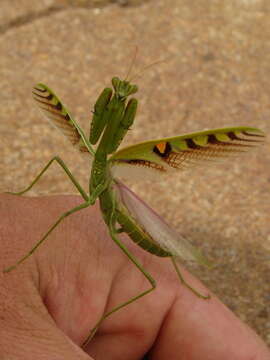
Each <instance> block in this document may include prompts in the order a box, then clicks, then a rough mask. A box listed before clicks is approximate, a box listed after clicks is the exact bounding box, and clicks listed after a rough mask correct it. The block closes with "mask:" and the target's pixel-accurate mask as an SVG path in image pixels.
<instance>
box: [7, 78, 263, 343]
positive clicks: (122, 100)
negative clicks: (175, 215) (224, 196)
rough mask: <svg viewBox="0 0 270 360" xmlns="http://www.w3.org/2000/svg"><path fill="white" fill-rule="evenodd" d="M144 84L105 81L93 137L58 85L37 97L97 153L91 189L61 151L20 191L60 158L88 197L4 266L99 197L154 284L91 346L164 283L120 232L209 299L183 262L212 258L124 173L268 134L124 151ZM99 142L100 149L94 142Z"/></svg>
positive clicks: (157, 143)
mask: <svg viewBox="0 0 270 360" xmlns="http://www.w3.org/2000/svg"><path fill="white" fill-rule="evenodd" d="M137 91H138V87H137V86H136V85H134V84H131V83H130V81H128V80H120V79H119V78H118V77H114V78H113V79H112V88H105V89H104V90H103V91H102V93H101V95H100V96H99V98H98V100H97V102H96V103H95V106H94V111H93V118H92V122H91V128H90V136H89V138H87V136H86V135H85V133H84V132H83V130H82V129H81V128H80V126H79V125H78V124H77V122H76V121H75V120H74V119H73V118H72V116H71V115H70V113H69V111H68V110H67V108H66V107H65V106H64V105H63V103H62V102H61V101H60V100H59V98H58V97H57V96H56V95H55V94H54V92H53V91H52V90H50V88H48V87H47V86H46V85H44V84H41V83H39V84H37V85H36V86H35V87H34V88H33V98H34V100H35V102H36V104H37V105H38V107H39V108H40V109H41V111H42V112H43V114H44V115H45V116H46V117H47V118H48V119H49V120H50V122H51V123H52V124H53V125H54V126H55V127H56V128H58V129H59V130H60V131H61V132H62V133H63V134H64V135H65V136H66V137H67V138H68V139H69V140H70V142H71V144H72V145H73V146H74V147H76V148H77V150H78V151H79V152H80V153H81V154H82V153H87V154H88V155H89V156H90V157H92V158H93V163H92V169H91V175H90V180H89V191H88V192H86V191H85V190H84V189H83V188H82V186H81V185H80V184H79V182H78V181H77V180H76V178H75V177H74V176H73V175H72V173H71V172H70V170H69V169H68V167H67V166H66V164H65V163H64V161H63V160H62V159H61V158H60V157H58V156H55V157H53V158H52V159H51V160H50V161H49V162H48V164H47V165H46V166H45V167H44V168H43V170H42V171H41V172H40V173H39V174H38V176H37V177H36V178H35V179H34V181H33V182H32V183H31V184H30V185H29V186H28V187H27V188H26V189H24V190H23V191H20V192H17V193H13V194H17V195H22V194H24V193H26V192H27V191H28V190H30V189H31V188H32V186H33V185H34V184H35V183H36V182H37V181H38V180H39V179H40V178H41V177H42V175H43V174H44V173H45V172H46V171H47V170H48V168H49V167H50V165H51V164H52V163H54V162H56V163H57V164H58V165H60V167H61V168H62V169H63V170H64V172H65V173H66V174H67V176H68V177H69V179H70V180H71V182H72V183H73V185H74V186H75V188H76V189H77V190H78V192H79V193H80V195H81V196H82V198H83V200H84V201H83V202H82V203H81V204H80V205H79V206H76V207H74V208H72V209H70V210H69V211H67V212H65V213H64V214H62V215H61V216H60V217H59V218H58V219H57V220H56V222H55V223H54V224H53V225H52V226H51V227H50V228H49V229H48V231H47V232H46V234H44V236H43V237H42V238H41V239H40V240H39V241H38V242H37V243H36V244H35V246H34V247H33V248H32V249H31V250H30V251H29V252H28V253H27V254H26V255H25V256H23V257H22V258H21V259H19V260H18V261H17V263H16V264H14V265H12V266H10V267H8V268H6V269H4V272H6V273H7V272H10V271H11V270H13V269H15V268H16V267H17V266H18V265H19V264H21V263H22V262H24V261H25V260H26V259H27V258H29V257H30V256H31V255H32V254H33V252H34V251H35V250H36V249H37V248H38V247H39V246H40V245H41V244H42V243H43V242H44V241H45V240H46V239H47V238H48V236H49V235H50V233H51V232H52V231H53V230H54V229H55V228H56V227H57V226H58V224H59V223H60V222H62V221H63V220H64V219H65V218H66V217H67V216H69V215H71V214H74V213H76V212H77V211H80V210H82V209H84V208H86V207H88V206H90V205H93V204H94V203H95V201H96V200H97V199H99V202H100V209H101V212H102V215H103V219H104V221H105V223H106V224H107V227H108V231H109V234H110V236H111V238H112V240H113V241H114V242H115V243H116V244H117V245H118V246H119V248H120V249H121V250H122V251H123V252H124V253H125V254H126V256H127V257H128V258H129V259H130V260H131V261H132V262H133V264H134V265H135V266H136V267H137V268H138V270H139V271H140V272H141V273H142V274H143V275H144V276H145V277H146V279H147V280H148V281H149V283H150V287H149V288H148V289H147V290H145V291H143V292H141V293H140V294H138V295H136V296H134V297H132V298H131V299H129V300H127V301H125V302H124V303H122V304H120V305H118V306H116V307H114V308H113V309H112V310H110V311H109V312H107V313H105V314H104V315H103V316H102V317H101V319H100V320H99V321H98V323H97V324H96V325H95V327H94V328H93V329H92V330H91V332H90V334H89V336H88V338H87V339H86V340H85V343H84V345H86V344H87V343H88V342H89V341H90V340H91V339H92V337H93V336H94V334H95V332H96V331H97V329H98V327H99V325H100V324H101V322H102V321H103V320H104V319H106V318H107V317H108V316H109V315H111V314H112V313H114V312H116V311H118V310H119V309H121V308H123V307H125V306H127V305H128V304H130V303H132V302H134V301H136V300H138V299H139V298H142V297H143V296H145V295H147V294H149V293H150V292H151V291H153V290H154V289H155V287H156V282H155V280H154V278H153V277H152V276H151V275H150V274H149V273H148V272H147V271H146V270H145V269H144V268H143V266H142V265H141V264H140V262H139V260H138V259H137V258H136V257H135V256H134V255H133V254H132V253H131V252H130V251H129V250H128V248H127V247H126V246H125V245H124V244H123V242H122V241H121V239H120V237H119V234H120V233H126V234H127V235H128V236H129V237H130V238H131V239H132V240H133V241H134V242H135V243H137V244H138V245H139V246H140V247H142V248H143V249H144V250H146V251H148V252H149V253H151V254H154V255H157V256H159V257H168V258H170V259H171V261H172V264H173V266H174V268H175V270H176V273H177V275H178V277H179V279H180V280H181V282H182V283H183V284H184V285H185V286H187V287H188V288H189V289H190V290H191V291H193V292H194V293H195V294H196V295H197V296H199V297H201V298H203V299H208V298H209V296H208V295H203V294H200V293H199V292H198V291H197V290H196V289H194V288H192V287H191V286H190V285H189V284H187V283H186V282H185V280H184V278H183V277H182V275H181V273H180V270H179V268H178V264H177V263H178V261H179V259H181V258H182V259H187V260H195V261H197V262H199V263H201V264H205V265H209V263H208V261H207V260H206V259H205V258H204V256H203V255H202V254H201V253H200V252H199V251H198V250H197V249H195V248H194V247H193V246H192V245H191V244H190V243H189V242H188V241H187V240H186V239H185V238H183V237H182V236H181V235H179V234H177V233H176V232H175V231H174V230H173V229H172V228H170V227H169V226H168V225H167V224H166V223H165V222H164V221H163V220H162V219H161V218H160V217H159V216H158V215H157V214H156V213H155V212H154V211H153V210H152V209H151V208H149V207H148V206H147V205H146V204H145V203H144V202H143V201H142V200H141V199H140V198H139V197H137V196H136V195H135V194H134V193H133V192H132V191H131V190H130V189H129V188H128V187H126V186H125V185H124V184H123V183H122V182H121V181H120V180H119V177H121V176H122V175H127V174H128V175H129V176H132V177H133V176H134V175H136V172H139V173H140V174H142V175H143V174H145V173H149V174H154V175H155V176H159V175H161V174H166V173H173V172H174V171H177V170H181V171H182V170H185V169H188V168H190V167H192V166H196V165H199V164H205V163H215V162H216V161H218V160H223V159H225V158H233V157H234V156H235V155H237V154H241V153H243V152H246V151H247V150H250V149H253V148H254V147H255V146H256V145H259V144H261V143H262V142H263V139H264V136H265V135H264V133H263V132H262V131H261V130H259V129H257V128H252V127H230V128H221V129H214V130H208V131H202V132H196V133H191V134H187V135H181V136H175V137H171V138H163V139H158V140H151V141H146V142H142V143H139V144H136V145H132V146H128V147H125V148H122V149H120V150H119V151H116V150H117V149H118V147H119V145H120V143H121V141H122V139H123V138H124V136H125V135H126V133H127V131H128V130H129V129H130V127H131V126H132V124H133V122H134V119H135V115H136V110H137V105H138V101H137V100H136V99H135V98H130V99H129V100H128V98H129V97H130V96H131V95H133V94H135V93H136V92H137ZM96 144H97V146H96V149H95V150H94V148H93V145H96Z"/></svg>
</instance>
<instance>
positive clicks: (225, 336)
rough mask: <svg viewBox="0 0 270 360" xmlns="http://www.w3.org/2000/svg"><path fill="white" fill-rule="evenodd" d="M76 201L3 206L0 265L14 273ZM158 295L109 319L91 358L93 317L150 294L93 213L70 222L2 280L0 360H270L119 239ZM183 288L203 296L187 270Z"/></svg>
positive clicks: (217, 306) (220, 312)
mask: <svg viewBox="0 0 270 360" xmlns="http://www.w3.org/2000/svg"><path fill="white" fill-rule="evenodd" d="M81 202H82V201H81V199H80V198H79V197H77V196H50V197H39V198H27V197H18V196H14V195H8V194H4V195H1V196H0V216H1V224H0V244H1V252H0V265H1V269H3V268H4V267H7V266H10V265H12V264H14V262H15V261H16V260H18V258H20V257H21V256H22V255H25V253H26V252H28V251H29V249H30V248H31V247H32V246H33V244H35V243H36V242H37V241H38V240H39V239H40V238H41V236H42V235H43V234H44V233H45V232H46V230H47V229H48V228H49V226H50V225H51V224H53V223H54V221H55V220H56V219H57V217H58V216H59V215H60V214H62V213H63V212H64V211H66V210H69V209H70V208H72V207H74V206H76V205H78V204H79V203H81ZM121 236H122V238H123V239H124V242H125V243H126V244H127V246H128V248H129V249H130V250H131V251H132V252H133V254H135V255H136V256H137V257H138V258H139V259H140V262H141V263H142V264H143V265H144V267H145V268H146V269H147V270H148V271H149V272H150V274H152V276H153V277H154V278H155V279H156V281H157V288H156V290H155V291H153V292H152V293H150V294H148V295H146V296H145V297H143V298H142V299H140V300H138V301H136V302H135V303H134V304H131V305H129V306H127V307H126V308H124V309H121V310H120V311H119V312H116V313H114V314H113V315H112V316H111V317H108V318H107V319H106V320H105V321H104V322H103V323H102V325H101V326H100V328H99V330H98V332H97V333H96V335H95V337H94V339H93V340H92V341H91V342H90V343H89V345H88V347H87V349H86V350H85V351H84V350H82V349H81V345H82V343H83V341H84V340H85V338H86V337H87V335H88V333H89V330H90V329H91V328H92V327H93V326H94V325H95V323H96V322H97V321H98V319H99V317H100V316H101V315H102V314H103V313H104V311H105V310H106V311H108V309H111V308H112V307H113V306H115V305H118V304H120V303H121V302H123V301H125V300H127V299H129V298H130V297H132V296H134V295H137V294H138V293H139V292H142V291H143V290H145V289H147V288H148V287H149V284H148V282H147V281H146V280H145V279H144V277H143V275H142V274H141V273H140V272H139V271H138V270H137V269H136V268H135V266H134V265H133V264H132V263H131V262H130V261H129V260H128V258H127V257H126V256H125V255H124V254H123V253H122V252H121V250H120V249H119V248H118V247H117V246H116V245H115V243H114V242H113V241H112V240H111V239H110V237H109V236H108V233H107V229H106V226H105V225H104V223H103V220H102V217H101V215H100V212H99V209H98V204H96V205H95V206H92V207H89V208H87V209H84V210H82V211H80V212H78V213H76V214H73V215H71V216H69V217H68V218H66V219H65V220H64V221H63V222H62V223H61V224H60V225H59V226H58V227H57V228H56V229H55V230H54V231H53V233H51V234H50V236H49V238H48V239H47V240H46V241H45V243H43V244H42V245H41V246H40V248H39V249H38V250H37V251H36V252H35V253H34V254H33V255H32V256H31V257H30V258H29V259H28V260H26V261H25V262H24V263H23V264H21V265H20V266H19V267H18V268H17V269H15V270H14V271H12V272H10V273H7V274H3V273H2V272H1V275H0V276H1V285H0V359H1V360H17V359H20V360H21V359H24V360H32V359H33V360H36V359H39V360H45V359H46V360H69V359H70V360H71V359H72V360H74V359H76V360H87V359H96V360H103V359H106V360H127V359H128V360H133V359H142V358H143V356H144V354H146V353H148V357H147V358H148V359H155V360H162V359H163V360H165V359H166V360H167V359H170V360H176V359H177V360H195V359H196V360H204V359H205V360H206V359H207V360H217V359H218V360H228V359H230V360H267V359H268V360H269V359H270V353H269V351H268V350H267V347H266V345H264V343H263V342H262V340H261V339H260V338H259V337H258V336H257V335H256V334H255V333H254V332H253V331H252V330H251V329H250V328H248V327H247V326H246V325H245V324H243V323H242V322H241V321H240V320H239V319H237V318H236V317H235V316H234V315H233V314H232V313H231V312H230V311H229V310H228V309H227V308H226V307H225V306H224V305H223V304H222V303H221V302H220V301H219V300H218V299H217V298H216V297H215V296H214V295H212V297H211V299H210V300H202V299H199V298H198V297H196V296H195V295H194V294H193V293H192V292H191V291H190V290H188V289H187V288H186V287H184V286H183V285H182V284H181V283H180V282H179V280H178V278H177V276H176V274H175V271H174V269H173V266H172V264H171V262H170V261H169V259H162V258H158V257H156V256H153V255H151V254H148V253H147V252H145V251H144V250H142V249H140V248H139V247H138V246H137V245H136V244H133V243H132V241H130V240H129V239H128V238H127V237H125V235H121ZM182 272H183V275H184V276H185V279H186V280H187V281H188V282H189V284H191V285H192V286H193V287H195V288H196V289H198V290H199V291H201V292H202V293H204V294H207V293H208V290H207V289H205V288H204V286H203V285H202V284H201V283H200V282H199V281H198V280H196V279H195V278H194V277H192V276H191V275H190V274H189V273H187V271H185V270H183V269H182Z"/></svg>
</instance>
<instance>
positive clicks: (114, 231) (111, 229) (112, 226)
mask: <svg viewBox="0 0 270 360" xmlns="http://www.w3.org/2000/svg"><path fill="white" fill-rule="evenodd" d="M113 217H114V213H113V214H112V218H113ZM109 232H110V235H111V238H112V239H113V241H114V242H115V243H116V244H117V245H118V246H119V247H120V249H121V250H122V251H123V252H124V253H125V254H126V255H127V257H128V258H129V259H130V260H131V261H132V262H133V264H134V265H135V266H136V267H137V268H138V269H139V270H140V272H141V273H142V274H143V275H144V276H145V277H146V279H147V280H148V281H149V283H150V284H151V288H150V289H148V290H145V291H143V292H142V293H140V294H139V295H137V296H134V297H132V298H131V299H130V300H128V301H125V302H124V303H122V304H120V305H118V306H116V307H114V308H113V309H112V310H110V311H109V312H107V313H105V314H104V315H103V316H102V317H101V318H100V319H99V321H98V322H97V323H96V325H95V326H94V327H93V329H92V330H91V332H90V334H89V336H88V337H87V339H86V340H85V341H84V343H83V347H85V346H87V344H88V343H89V342H90V341H91V340H92V338H93V337H94V335H95V333H96V331H97V329H98V327H99V326H100V324H101V323H102V321H103V320H105V319H106V318H107V317H109V316H110V315H111V314H113V313H114V312H116V311H118V310H120V309H121V308H123V307H125V306H127V305H129V304H131V303H132V302H134V301H136V300H138V299H140V298H141V297H143V296H145V295H146V294H149V293H150V292H151V291H153V290H154V289H155V288H156V281H155V280H154V279H153V278H152V276H151V275H150V274H149V273H148V272H147V271H146V270H145V269H144V268H143V266H142V265H141V264H140V263H139V262H138V260H137V259H136V257H135V256H134V255H132V254H131V253H130V251H129V250H128V249H127V248H126V246H125V245H124V244H123V243H122V242H121V240H120V239H118V237H117V236H116V234H117V233H118V231H117V229H116V228H115V224H113V221H111V223H110V225H109Z"/></svg>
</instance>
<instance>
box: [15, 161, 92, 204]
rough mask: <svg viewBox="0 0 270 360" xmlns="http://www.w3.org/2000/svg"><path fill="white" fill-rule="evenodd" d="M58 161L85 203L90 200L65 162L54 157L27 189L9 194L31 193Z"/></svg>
mask: <svg viewBox="0 0 270 360" xmlns="http://www.w3.org/2000/svg"><path fill="white" fill-rule="evenodd" d="M54 161H56V162H57V164H59V165H60V166H61V168H62V169H63V170H64V171H65V173H66V174H67V176H68V177H69V178H70V180H71V181H72V183H73V184H74V186H75V187H76V188H77V190H78V191H79V193H80V194H81V195H82V197H83V198H84V200H85V201H87V200H88V195H87V194H86V192H85V191H84V190H83V188H82V187H81V185H80V184H79V183H78V181H77V180H76V179H75V178H74V176H73V175H72V173H71V172H70V170H69V169H68V167H67V166H66V164H65V163H64V161H63V160H62V159H61V158H60V157H59V156H54V157H53V158H52V159H51V160H50V161H49V162H48V164H47V165H46V166H45V167H44V168H43V169H42V170H41V172H40V173H39V174H38V175H37V176H36V177H35V179H34V180H33V181H32V182H31V184H30V185H29V186H28V187H27V188H25V189H24V190H22V191H19V192H9V194H13V195H22V194H24V193H26V192H27V191H29V190H30V189H31V188H32V187H33V186H34V185H35V184H36V183H37V182H38V180H39V179H40V178H41V177H42V175H43V174H44V173H45V172H46V171H47V170H48V168H49V167H50V166H51V164H52V163H53V162H54Z"/></svg>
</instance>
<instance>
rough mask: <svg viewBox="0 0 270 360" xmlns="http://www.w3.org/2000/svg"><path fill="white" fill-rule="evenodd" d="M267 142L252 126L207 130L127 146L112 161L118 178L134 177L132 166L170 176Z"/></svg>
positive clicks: (262, 134) (260, 132) (259, 131)
mask: <svg viewBox="0 0 270 360" xmlns="http://www.w3.org/2000/svg"><path fill="white" fill-rule="evenodd" d="M263 139H264V133H263V132H262V131H261V130H259V129H257V128H251V127H232V128H223V129H214V130H207V131H202V132H197V133H191V134H186V135H181V136H176V137H171V138H164V139H158V140H150V141H146V142H143V143H140V144H137V145H133V146H129V147H125V148H123V149H121V150H120V151H118V152H117V153H115V154H114V155H113V156H112V157H111V158H110V161H111V163H112V166H113V168H114V167H115V168H117V171H115V172H114V174H115V175H116V176H117V175H118V174H121V175H125V170H123V169H127V170H128V171H127V173H128V174H131V172H132V170H131V172H130V169H131V167H140V168H141V170H144V169H150V170H156V171H158V172H160V173H166V172H167V171H169V170H170V169H179V170H185V169H187V168H190V167H192V166H195V165H199V164H201V163H202V162H205V161H208V162H215V161H220V160H223V159H225V158H229V157H232V156H235V155H238V154H241V153H245V152H246V151H248V150H250V149H253V148H254V147H255V146H257V145H259V144H261V143H262V142H263ZM121 168H122V169H121ZM114 170H116V169H114ZM119 170H120V171H119ZM142 172H143V171H142ZM132 174H133V172H132Z"/></svg>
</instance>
